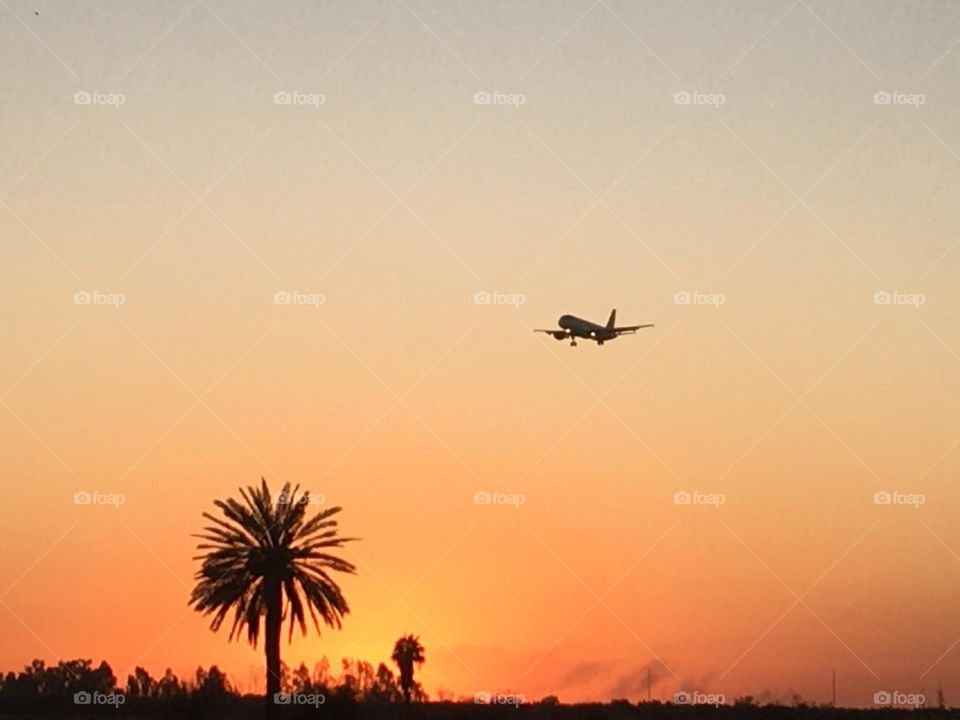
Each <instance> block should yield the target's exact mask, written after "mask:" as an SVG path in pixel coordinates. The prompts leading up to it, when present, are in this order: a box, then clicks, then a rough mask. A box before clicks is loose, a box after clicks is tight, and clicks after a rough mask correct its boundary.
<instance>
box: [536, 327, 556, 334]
mask: <svg viewBox="0 0 960 720" xmlns="http://www.w3.org/2000/svg"><path fill="white" fill-rule="evenodd" d="M533 331H534V332H545V333H550V334H551V335H553V334H554V333H555V332H563V330H541V329H540V328H534V330H533Z"/></svg>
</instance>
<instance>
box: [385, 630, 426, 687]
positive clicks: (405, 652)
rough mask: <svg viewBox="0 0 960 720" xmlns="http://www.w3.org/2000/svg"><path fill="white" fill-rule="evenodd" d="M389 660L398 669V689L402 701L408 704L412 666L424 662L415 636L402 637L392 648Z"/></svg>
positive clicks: (411, 685)
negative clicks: (401, 691) (401, 693)
mask: <svg viewBox="0 0 960 720" xmlns="http://www.w3.org/2000/svg"><path fill="white" fill-rule="evenodd" d="M391 659H392V660H393V661H394V662H395V663H396V664H397V667H398V668H400V687H401V689H402V690H403V699H404V700H405V701H406V702H410V691H411V689H412V688H413V666H414V664H417V665H421V664H422V663H424V662H426V659H427V658H426V656H425V655H424V650H423V645H421V644H420V638H418V637H417V636H416V635H404V636H403V637H401V638H400V639H399V640H397V642H396V643H395V644H394V646H393V655H392V656H391Z"/></svg>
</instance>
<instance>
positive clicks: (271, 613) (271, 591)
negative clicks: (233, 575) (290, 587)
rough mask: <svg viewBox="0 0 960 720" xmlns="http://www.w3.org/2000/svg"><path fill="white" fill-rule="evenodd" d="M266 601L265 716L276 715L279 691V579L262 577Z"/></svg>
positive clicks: (280, 599)
mask: <svg viewBox="0 0 960 720" xmlns="http://www.w3.org/2000/svg"><path fill="white" fill-rule="evenodd" d="M264 592H265V593H266V601H267V618H266V628H265V630H266V636H267V637H266V653H267V717H268V718H271V717H276V711H277V709H278V708H277V704H276V702H274V697H275V695H276V693H278V692H280V624H281V623H282V621H283V617H282V610H283V608H282V605H283V596H282V594H281V586H280V580H279V579H277V580H268V579H266V578H264Z"/></svg>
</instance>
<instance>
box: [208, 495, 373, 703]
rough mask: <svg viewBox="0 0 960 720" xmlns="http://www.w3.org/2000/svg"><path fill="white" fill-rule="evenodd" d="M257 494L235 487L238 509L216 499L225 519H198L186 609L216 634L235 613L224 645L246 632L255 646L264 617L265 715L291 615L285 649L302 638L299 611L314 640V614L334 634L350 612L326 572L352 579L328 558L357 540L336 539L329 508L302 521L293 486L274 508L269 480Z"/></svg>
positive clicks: (345, 566)
mask: <svg viewBox="0 0 960 720" xmlns="http://www.w3.org/2000/svg"><path fill="white" fill-rule="evenodd" d="M260 482H261V484H260V487H259V488H257V487H256V486H249V487H247V488H246V489H244V488H240V496H241V497H242V499H243V502H240V501H238V500H235V499H233V498H230V499H229V500H225V501H224V500H215V501H214V505H216V506H217V507H218V508H220V511H221V512H222V513H223V516H224V517H223V518H220V517H215V516H213V515H211V514H210V513H206V512H205V513H203V517H204V518H206V519H207V520H209V521H210V522H211V523H213V524H212V525H208V526H207V527H205V528H204V529H203V532H201V533H197V534H195V535H194V537H198V538H200V539H202V540H203V541H204V542H202V543H200V544H198V545H197V549H198V550H200V551H202V553H201V554H200V555H198V556H196V557H195V558H194V559H195V560H202V561H203V564H202V565H201V566H200V569H199V570H198V571H197V573H196V575H195V576H194V577H195V578H196V581H197V584H196V587H194V589H193V593H192V594H191V596H190V604H191V605H192V606H193V608H194V609H195V610H197V611H198V612H200V613H202V614H203V615H209V614H212V615H213V621H212V622H211V623H210V629H211V630H214V631H216V630H218V629H219V628H220V625H221V624H222V623H223V621H224V619H226V617H227V615H228V614H229V613H230V612H231V611H233V620H232V625H231V628H230V640H233V639H234V638H235V637H236V638H239V637H240V634H241V633H242V632H243V630H244V629H246V632H247V640H248V641H249V642H250V644H251V645H253V646H254V647H256V645H257V639H258V637H259V636H260V618H261V616H262V617H263V618H264V633H265V635H266V639H265V643H264V645H265V651H266V656H267V708H268V715H269V714H270V708H271V707H272V706H273V698H274V695H275V693H278V692H280V633H281V626H282V624H283V620H284V618H285V617H286V616H287V614H289V617H290V632H289V635H288V638H287V641H288V642H289V641H290V639H292V637H293V627H294V624H295V623H296V624H299V626H300V631H301V632H302V633H303V634H304V635H306V633H307V623H306V618H305V612H306V611H309V614H310V618H311V619H312V620H313V625H314V627H315V628H316V630H317V634H319V633H320V624H319V622H318V620H317V615H319V616H320V617H321V618H322V619H323V621H324V623H325V624H326V625H327V626H329V627H333V628H339V627H340V626H341V621H342V618H343V616H344V615H346V614H347V613H349V612H350V606H349V605H348V604H347V601H346V600H345V599H344V597H343V593H342V592H341V590H340V586H339V585H337V583H336V581H335V580H334V579H333V578H332V577H331V576H330V573H329V571H331V570H336V571H338V572H344V573H351V574H355V573H356V567H354V565H353V564H352V563H350V562H348V561H346V560H343V559H342V558H339V557H337V556H336V555H331V554H330V553H329V551H330V550H332V549H334V548H341V547H343V546H344V544H345V543H347V542H350V541H352V540H355V539H356V538H343V537H340V536H339V534H338V533H339V531H338V530H337V521H336V520H335V519H331V518H333V516H334V515H336V514H337V513H338V512H340V510H341V508H339V507H332V508H329V509H326V510H323V511H321V512H319V513H318V514H316V515H314V516H313V517H310V518H308V517H307V507H308V505H309V499H310V497H309V493H304V494H303V495H298V491H299V485H298V486H296V487H294V488H292V489H291V487H290V484H289V483H287V484H285V485H284V486H283V490H282V492H281V493H280V495H279V496H278V498H277V500H276V502H275V501H274V500H273V499H272V497H271V495H270V489H269V488H268V487H267V481H266V480H263V479H261V481H260Z"/></svg>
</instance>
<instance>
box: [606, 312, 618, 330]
mask: <svg viewBox="0 0 960 720" xmlns="http://www.w3.org/2000/svg"><path fill="white" fill-rule="evenodd" d="M616 324H617V309H616V308H614V309H613V310H611V311H610V319H609V320H607V327H608V328H613V327H614V326H616Z"/></svg>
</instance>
